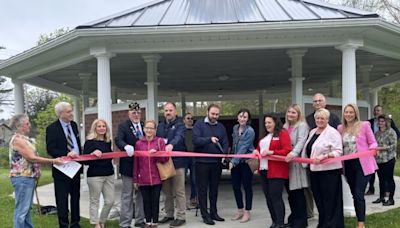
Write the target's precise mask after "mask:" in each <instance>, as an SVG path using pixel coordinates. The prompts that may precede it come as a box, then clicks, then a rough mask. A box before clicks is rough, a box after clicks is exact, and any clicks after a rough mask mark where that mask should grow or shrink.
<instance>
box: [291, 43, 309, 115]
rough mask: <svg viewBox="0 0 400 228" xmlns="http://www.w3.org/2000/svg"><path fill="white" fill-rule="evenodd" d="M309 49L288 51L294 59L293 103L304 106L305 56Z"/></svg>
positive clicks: (292, 78)
mask: <svg viewBox="0 0 400 228" xmlns="http://www.w3.org/2000/svg"><path fill="white" fill-rule="evenodd" d="M306 52H307V49H292V50H289V51H287V52H286V53H287V54H288V55H289V57H290V58H291V59H292V67H291V71H292V77H291V78H290V79H289V81H291V82H292V104H298V105H300V106H301V107H303V80H304V77H303V56H304V55H305V53H306Z"/></svg>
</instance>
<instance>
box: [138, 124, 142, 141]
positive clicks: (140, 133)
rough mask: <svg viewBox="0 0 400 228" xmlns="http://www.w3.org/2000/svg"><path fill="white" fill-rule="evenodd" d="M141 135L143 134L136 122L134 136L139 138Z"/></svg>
mask: <svg viewBox="0 0 400 228" xmlns="http://www.w3.org/2000/svg"><path fill="white" fill-rule="evenodd" d="M142 136H143V134H142V132H141V131H140V128H139V125H138V124H137V125H136V138H138V139H140V138H142Z"/></svg>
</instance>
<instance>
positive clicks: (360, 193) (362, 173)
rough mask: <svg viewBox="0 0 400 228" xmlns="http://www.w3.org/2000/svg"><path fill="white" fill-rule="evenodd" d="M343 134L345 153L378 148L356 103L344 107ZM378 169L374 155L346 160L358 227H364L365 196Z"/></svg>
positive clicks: (340, 126) (339, 129) (341, 130)
mask: <svg viewBox="0 0 400 228" xmlns="http://www.w3.org/2000/svg"><path fill="white" fill-rule="evenodd" d="M338 131H339V132H340V133H341V134H342V140H343V153H344V154H345V155H347V154H353V153H357V152H363V151H368V150H371V149H376V148H377V146H378V145H377V143H376V140H375V136H374V133H373V132H372V130H371V126H370V123H369V122H368V121H360V111H359V110H358V107H357V105H356V104H348V105H346V106H344V108H343V117H342V124H341V125H339V126H338ZM377 169H378V165H377V164H376V161H375V158H374V156H367V157H362V158H359V159H353V160H347V161H345V162H344V174H345V176H346V179H347V183H348V184H349V186H350V191H351V194H352V195H353V200H354V207H355V210H356V215H357V220H358V223H357V227H359V228H361V227H364V222H365V198H364V191H365V188H366V187H367V183H368V180H369V178H370V176H369V175H370V174H372V173H375V170H377Z"/></svg>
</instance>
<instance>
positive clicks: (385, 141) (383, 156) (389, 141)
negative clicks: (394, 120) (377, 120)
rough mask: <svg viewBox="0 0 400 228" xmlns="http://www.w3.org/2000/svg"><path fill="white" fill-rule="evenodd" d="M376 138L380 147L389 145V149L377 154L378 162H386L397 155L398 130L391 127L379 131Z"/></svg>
mask: <svg viewBox="0 0 400 228" xmlns="http://www.w3.org/2000/svg"><path fill="white" fill-rule="evenodd" d="M375 139H376V142H377V143H378V146H379V147H389V149H387V150H381V151H380V152H379V155H378V156H376V162H377V163H378V164H382V163H386V162H388V161H390V160H392V159H393V158H395V157H396V149H397V135H396V132H395V131H394V130H393V129H392V128H389V129H387V130H386V131H383V132H382V131H377V132H376V133H375Z"/></svg>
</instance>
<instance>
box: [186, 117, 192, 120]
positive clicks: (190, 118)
mask: <svg viewBox="0 0 400 228" xmlns="http://www.w3.org/2000/svg"><path fill="white" fill-rule="evenodd" d="M185 119H187V120H192V119H193V117H186V118H185Z"/></svg>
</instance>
